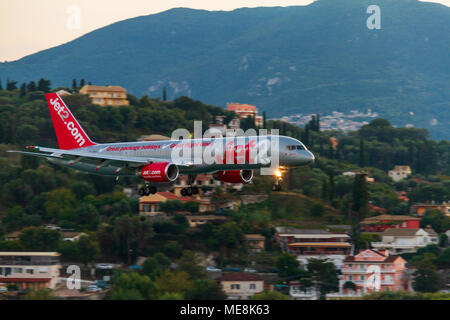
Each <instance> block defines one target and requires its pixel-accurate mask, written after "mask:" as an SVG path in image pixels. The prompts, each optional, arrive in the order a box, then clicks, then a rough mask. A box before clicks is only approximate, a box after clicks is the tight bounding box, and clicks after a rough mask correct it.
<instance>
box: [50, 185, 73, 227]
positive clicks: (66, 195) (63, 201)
mask: <svg viewBox="0 0 450 320" xmlns="http://www.w3.org/2000/svg"><path fill="white" fill-rule="evenodd" d="M46 198H47V199H46V201H45V204H44V207H45V211H46V213H47V214H46V216H47V217H48V218H51V219H54V220H68V221H71V220H73V208H74V207H75V205H76V200H75V196H74V195H73V193H72V191H70V190H69V189H66V188H59V189H54V190H52V191H50V192H49V193H48V194H47V197H46Z"/></svg>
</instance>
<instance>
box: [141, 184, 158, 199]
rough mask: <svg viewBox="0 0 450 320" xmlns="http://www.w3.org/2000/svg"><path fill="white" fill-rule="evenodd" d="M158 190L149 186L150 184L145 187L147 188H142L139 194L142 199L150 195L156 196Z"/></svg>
mask: <svg viewBox="0 0 450 320" xmlns="http://www.w3.org/2000/svg"><path fill="white" fill-rule="evenodd" d="M157 191H158V190H157V189H156V187H155V186H149V185H148V184H147V185H145V187H143V188H142V187H141V188H139V190H138V193H139V195H140V196H141V197H143V196H149V195H150V194H155V193H156V192H157Z"/></svg>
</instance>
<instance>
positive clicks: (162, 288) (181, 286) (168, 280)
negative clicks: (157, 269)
mask: <svg viewBox="0 0 450 320" xmlns="http://www.w3.org/2000/svg"><path fill="white" fill-rule="evenodd" d="M155 283H156V285H157V288H158V293H159V295H161V294H164V293H178V294H180V295H182V296H183V297H185V296H186V294H187V293H188V292H189V291H192V289H193V288H194V285H193V283H192V281H191V280H190V277H189V274H188V273H187V272H185V271H177V272H171V271H169V270H165V271H164V272H163V273H162V274H161V276H159V277H158V278H157V279H156V280H155Z"/></svg>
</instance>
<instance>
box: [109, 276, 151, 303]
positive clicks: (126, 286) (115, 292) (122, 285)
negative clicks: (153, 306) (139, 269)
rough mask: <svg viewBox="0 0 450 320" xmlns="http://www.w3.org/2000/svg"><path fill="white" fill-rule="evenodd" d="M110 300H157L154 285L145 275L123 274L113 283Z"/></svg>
mask: <svg viewBox="0 0 450 320" xmlns="http://www.w3.org/2000/svg"><path fill="white" fill-rule="evenodd" d="M110 297H111V299H112V300H154V299H157V298H158V290H157V286H156V284H155V283H154V282H153V281H152V280H151V279H150V278H149V277H148V276H146V275H143V276H141V275H139V274H138V273H136V272H131V273H123V274H121V275H120V277H119V278H118V279H117V280H116V282H115V283H114V286H113V288H112V290H111V295H110Z"/></svg>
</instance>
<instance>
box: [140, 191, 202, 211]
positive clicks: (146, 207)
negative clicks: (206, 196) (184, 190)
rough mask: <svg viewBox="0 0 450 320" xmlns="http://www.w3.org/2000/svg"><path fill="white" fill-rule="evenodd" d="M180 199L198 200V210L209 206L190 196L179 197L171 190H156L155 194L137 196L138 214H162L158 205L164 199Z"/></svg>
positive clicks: (186, 200)
mask: <svg viewBox="0 0 450 320" xmlns="http://www.w3.org/2000/svg"><path fill="white" fill-rule="evenodd" d="M175 200H178V201H181V202H183V203H186V202H198V203H199V212H205V211H208V209H209V206H208V205H207V204H206V205H204V204H202V202H201V201H200V200H197V199H194V198H191V197H179V196H177V195H175V194H173V193H172V192H157V193H156V194H150V195H148V196H143V197H140V198H139V214H140V215H143V216H155V215H158V214H162V213H163V212H162V211H161V209H160V205H161V203H163V202H166V201H175Z"/></svg>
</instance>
